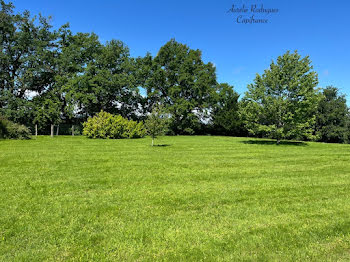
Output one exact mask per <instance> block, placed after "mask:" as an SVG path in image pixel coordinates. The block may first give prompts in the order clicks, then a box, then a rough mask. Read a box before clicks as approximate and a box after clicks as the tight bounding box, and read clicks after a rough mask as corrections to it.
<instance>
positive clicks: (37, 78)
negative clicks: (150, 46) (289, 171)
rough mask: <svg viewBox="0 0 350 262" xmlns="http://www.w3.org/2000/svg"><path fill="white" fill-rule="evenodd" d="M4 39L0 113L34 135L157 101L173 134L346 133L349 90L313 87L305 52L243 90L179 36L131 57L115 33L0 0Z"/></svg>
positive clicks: (334, 136)
mask: <svg viewBox="0 0 350 262" xmlns="http://www.w3.org/2000/svg"><path fill="white" fill-rule="evenodd" d="M0 48H1V53H0V114H1V115H2V116H4V117H6V118H7V119H9V120H11V121H13V122H16V123H19V124H24V125H26V126H28V127H30V128H31V129H32V130H37V131H38V132H39V134H40V133H42V134H43V133H46V132H50V130H51V133H52V132H53V126H64V125H65V126H71V127H72V129H74V126H75V127H76V128H78V127H79V126H81V124H82V123H83V122H86V121H87V120H88V119H89V118H90V117H93V116H95V115H96V114H97V113H99V112H101V111H104V112H107V113H111V114H114V115H120V116H122V117H123V118H125V119H129V120H134V121H143V120H145V119H146V117H147V116H148V115H149V114H150V113H151V112H152V109H153V108H154V107H155V106H159V105H161V106H162V107H163V108H164V109H165V110H166V112H167V114H168V115H169V116H170V118H169V125H168V129H167V130H168V131H167V133H168V134H169V135H192V134H213V135H232V136H248V135H250V136H255V137H271V138H275V139H276V140H277V141H280V140H281V139H298V140H316V141H324V142H340V143H347V142H348V141H349V138H350V136H349V134H350V131H349V129H350V128H349V126H350V117H349V109H348V107H347V104H346V99H345V96H344V95H343V94H341V93H340V92H339V90H338V89H337V88H335V87H326V88H324V89H320V88H318V77H317V73H316V72H315V71H313V68H312V65H311V60H310V58H309V57H301V56H300V55H299V54H298V52H294V53H291V52H287V53H285V54H284V55H282V56H280V57H278V58H277V59H276V61H273V62H272V63H271V65H270V67H269V68H268V69H266V70H265V71H264V73H263V74H261V75H259V74H257V76H256V78H255V79H254V81H253V83H252V84H250V85H249V86H248V91H247V92H246V93H245V94H244V95H243V96H240V95H239V94H238V93H237V92H236V91H235V90H234V88H233V86H231V85H229V84H227V83H218V81H217V77H216V69H215V66H214V65H213V64H212V63H210V62H209V63H205V62H204V61H203V59H202V53H201V51H200V50H198V49H197V50H193V49H191V48H189V47H188V46H187V45H185V44H182V43H179V42H177V41H176V40H175V39H171V40H170V41H169V42H167V43H166V44H165V45H164V46H162V47H161V48H160V50H159V52H158V53H157V55H156V56H152V55H151V54H149V53H148V54H146V55H145V56H144V57H132V56H131V55H130V51H129V48H128V47H127V45H126V44H125V43H123V42H122V41H120V40H111V41H108V42H106V43H104V44H103V43H101V42H100V41H99V38H98V36H97V35H96V34H94V33H81V32H78V33H73V32H72V31H71V30H70V28H69V24H65V25H62V26H61V27H60V28H59V29H53V27H52V25H51V24H50V18H49V17H43V16H41V15H39V16H31V15H30V13H29V12H28V11H25V12H23V13H15V12H14V6H13V4H12V3H5V1H3V0H1V10H0ZM141 90H142V91H141ZM50 127H51V128H50ZM57 130H58V129H57Z"/></svg>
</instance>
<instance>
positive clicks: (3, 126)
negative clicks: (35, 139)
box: [0, 116, 31, 139]
mask: <svg viewBox="0 0 350 262" xmlns="http://www.w3.org/2000/svg"><path fill="white" fill-rule="evenodd" d="M30 136H31V132H30V130H29V128H28V127H26V126H24V125H20V124H16V123H13V122H11V121H9V120H8V119H6V118H4V117H1V116H0V138H5V139H30Z"/></svg>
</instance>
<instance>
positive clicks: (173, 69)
mask: <svg viewBox="0 0 350 262" xmlns="http://www.w3.org/2000/svg"><path fill="white" fill-rule="evenodd" d="M148 63H149V64H148V66H149V67H148V70H149V72H150V73H149V76H148V78H147V81H146V82H145V87H146V89H147V95H148V100H149V102H150V103H151V104H152V105H153V104H154V103H155V104H158V103H161V104H163V105H164V106H165V107H166V109H167V110H168V111H169V113H170V115H171V122H170V129H171V131H172V132H173V133H174V134H193V133H195V132H196V131H197V130H198V129H199V128H200V126H201V121H202V119H203V118H205V117H206V116H208V115H209V114H208V111H209V108H210V106H211V105H212V103H213V95H214V93H215V91H216V85H217V82H216V73H215V67H214V65H213V64H212V63H207V64H206V63H204V62H203V60H202V54H201V51H200V50H193V49H190V48H189V47H188V46H187V45H184V44H181V43H178V42H176V41H175V40H174V39H172V40H170V41H169V42H168V43H166V44H165V45H164V46H163V47H161V48H160V50H159V52H158V54H157V56H156V57H155V58H154V59H153V60H152V61H148ZM146 64H147V63H146ZM145 67H146V66H145ZM146 68H147V67H146Z"/></svg>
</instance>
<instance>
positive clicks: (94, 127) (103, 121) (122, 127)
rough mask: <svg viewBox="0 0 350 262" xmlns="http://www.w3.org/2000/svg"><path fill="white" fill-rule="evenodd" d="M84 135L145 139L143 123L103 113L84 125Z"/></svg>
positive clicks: (104, 137) (90, 136)
mask: <svg viewBox="0 0 350 262" xmlns="http://www.w3.org/2000/svg"><path fill="white" fill-rule="evenodd" d="M83 127H84V129H83V134H84V135H86V136H87V137H89V138H103V139H106V138H107V139H109V138H111V139H120V138H140V137H144V136H145V134H146V130H145V128H144V126H143V123H142V122H140V123H137V122H135V121H131V120H127V119H125V118H123V117H122V116H120V115H112V114H110V113H107V112H104V111H101V112H100V113H98V114H97V115H96V116H94V117H92V118H89V119H88V120H87V121H86V122H85V123H84V124H83Z"/></svg>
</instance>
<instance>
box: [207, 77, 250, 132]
mask: <svg viewBox="0 0 350 262" xmlns="http://www.w3.org/2000/svg"><path fill="white" fill-rule="evenodd" d="M238 98H239V95H238V93H236V92H235V91H234V90H233V87H232V86H230V85H228V84H226V83H224V84H219V85H218V90H217V92H216V98H215V100H216V103H215V105H214V106H213V112H212V123H213V131H212V132H213V133H214V134H217V135H241V134H243V130H242V127H243V123H242V121H241V117H240V114H239V102H238Z"/></svg>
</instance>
